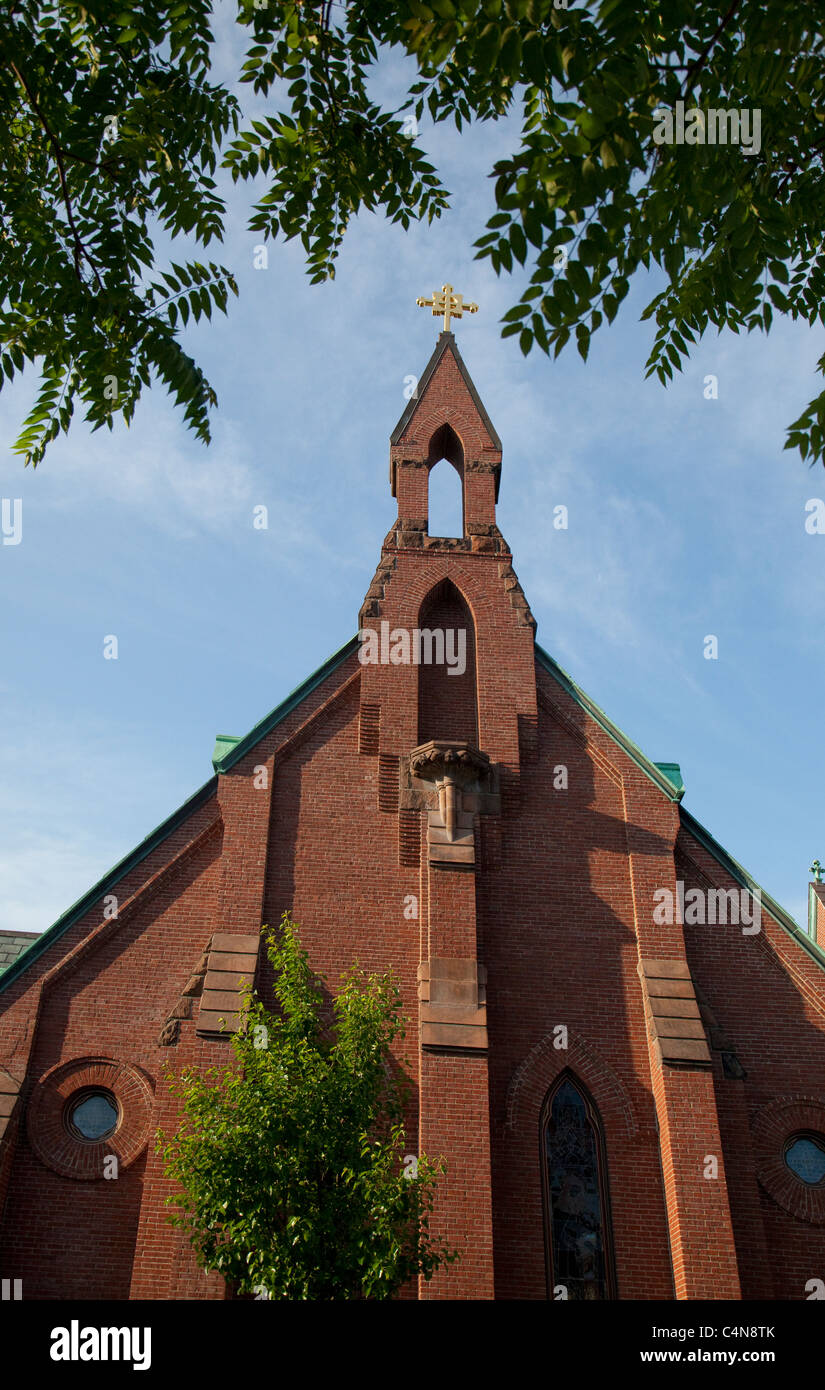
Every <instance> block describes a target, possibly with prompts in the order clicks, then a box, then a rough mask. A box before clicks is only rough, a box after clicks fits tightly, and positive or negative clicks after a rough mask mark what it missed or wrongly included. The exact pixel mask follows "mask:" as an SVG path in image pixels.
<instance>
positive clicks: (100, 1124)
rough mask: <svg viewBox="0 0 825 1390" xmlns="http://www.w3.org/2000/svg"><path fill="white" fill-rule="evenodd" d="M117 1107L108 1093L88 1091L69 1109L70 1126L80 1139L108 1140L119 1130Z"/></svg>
mask: <svg viewBox="0 0 825 1390" xmlns="http://www.w3.org/2000/svg"><path fill="white" fill-rule="evenodd" d="M117 1119H118V1115H117V1106H116V1104H115V1101H114V1097H113V1096H111V1095H110V1094H109V1092H108V1091H86V1092H84V1093H83V1094H82V1095H81V1097H80V1098H79V1099H78V1100H76V1101H74V1102H73V1104H72V1105H71V1106H70V1108H69V1125H70V1128H71V1129H72V1131H73V1133H74V1134H75V1135H76V1136H77V1137H78V1138H79V1139H87V1140H89V1141H93V1140H98V1139H108V1137H109V1135H110V1134H113V1133H114V1131H115V1130H116V1129H117Z"/></svg>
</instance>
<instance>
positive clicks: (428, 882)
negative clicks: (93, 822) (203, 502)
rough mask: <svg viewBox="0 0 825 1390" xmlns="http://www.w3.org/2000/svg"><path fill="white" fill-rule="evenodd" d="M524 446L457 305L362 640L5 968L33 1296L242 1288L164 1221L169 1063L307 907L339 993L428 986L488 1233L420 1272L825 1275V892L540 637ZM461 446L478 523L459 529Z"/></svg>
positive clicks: (414, 1006)
mask: <svg viewBox="0 0 825 1390" xmlns="http://www.w3.org/2000/svg"><path fill="white" fill-rule="evenodd" d="M501 457H502V456H501V445H500V442H499V439H498V437H497V435H496V433H495V430H494V428H493V426H492V424H491V422H490V420H489V418H488V416H487V413H486V410H485V409H484V406H483V405H482V403H481V400H480V398H479V396H478V393H477V391H476V389H475V387H474V385H473V383H472V381H471V379H470V377H469V374H468V372H467V369H466V367H465V366H464V363H463V361H462V359H461V356H460V354H459V352H458V349H457V347H456V343H455V339H454V337H453V334H452V333H451V332H444V333H442V334H441V335H440V337H439V339H438V343H437V346H436V349H435V351H434V353H433V356H432V358H431V360H430V362H429V364H428V366H427V368H426V370H425V372H424V375H423V376H422V378H421V380H420V382H419V385H418V389H417V393H416V395H415V396H414V397H413V398H412V399H411V400H410V401H409V403H408V406H407V409H406V410H405V412H404V414H403V416H402V418H401V420H400V421H399V424H398V426H397V428H396V430H395V432H394V433H393V435H392V436H391V447H390V478H391V486H392V492H393V496H395V497H396V498H397V500H398V519H397V521H396V523H395V525H394V526H393V528H392V530H391V531H390V533H389V535H388V536H387V537H386V539H385V541H384V543H383V546H382V548H381V557H380V562H379V564H378V568H377V570H376V573H375V577H374V579H373V581H372V583H371V585H370V588H369V591H368V594H367V596H366V599H365V602H364V605H363V607H362V610H361V614H360V632H361V640H360V641H359V639H358V638H355V639H353V640H352V641H350V642H349V643H348V644H347V645H346V646H344V647H343V648H342V649H341V650H340V651H339V652H338V653H337V654H336V655H335V656H333V657H331V658H330V660H329V661H327V662H326V664H325V665H324V666H323V667H322V668H321V669H320V670H319V671H317V672H316V673H315V674H314V675H313V676H311V677H310V678H309V679H308V680H306V681H305V682H304V684H303V685H301V686H300V687H299V688H298V689H297V690H296V691H295V692H294V693H293V695H292V696H290V697H289V699H287V700H286V701H285V702H284V703H283V704H282V705H280V706H279V707H278V708H277V709H276V710H274V711H273V712H272V713H271V714H270V715H269V716H267V717H266V718H265V719H263V720H262V721H261V723H260V724H259V725H257V726H256V728H254V729H253V730H252V731H251V733H249V734H247V735H246V736H245V737H244V738H240V739H234V738H231V739H230V738H219V740H218V746H217V748H216V750H215V758H214V767H215V776H214V777H213V778H212V779H211V780H210V781H209V782H207V783H206V785H205V786H203V787H202V788H201V789H200V791H198V792H196V793H195V795H194V796H192V797H191V798H190V799H189V801H187V802H186V803H185V804H184V805H183V806H182V807H180V809H179V810H177V811H176V812H175V813H174V814H173V815H172V816H171V817H170V818H169V819H168V820H167V821H165V822H164V824H163V825H161V826H160V827H158V829H157V830H156V831H155V832H154V833H153V834H152V835H150V836H149V837H148V838H147V839H146V840H145V841H143V843H142V844H141V845H139V846H138V847H137V849H136V850H135V851H134V852H133V853H132V854H131V855H129V856H128V857H127V858H126V859H125V860H123V861H122V862H121V863H120V864H119V865H118V866H117V867H116V868H115V869H114V870H113V871H112V872H111V873H110V874H109V875H107V877H106V878H105V879H104V880H102V881H101V882H100V883H99V884H97V885H96V886H95V887H94V888H93V889H92V890H91V891H90V893H89V894H88V895H87V896H86V897H85V898H84V899H82V900H81V902H80V903H78V904H76V905H75V907H74V908H72V909H71V910H70V911H69V912H67V913H66V914H65V915H64V916H63V917H62V918H61V919H60V920H59V921H58V922H57V923H55V925H54V926H53V927H52V928H50V930H49V931H47V932H45V933H44V934H43V936H42V937H40V938H38V939H37V940H36V941H35V942H34V943H33V944H32V945H30V946H29V948H28V950H26V951H25V953H24V954H23V955H22V956H21V957H20V958H19V959H17V960H16V961H15V962H14V963H13V964H11V965H10V966H9V967H8V969H6V971H5V973H4V974H3V975H2V976H0V1135H2V1137H1V1138H0V1213H2V1217H1V1219H0V1273H2V1275H3V1276H4V1278H10V1279H13V1280H14V1279H19V1280H21V1286H22V1296H23V1298H34V1299H45V1298H57V1299H68V1298H83V1299H104V1298H116V1299H148V1298H160V1299H223V1298H226V1297H228V1296H230V1295H229V1291H228V1290H227V1289H226V1287H225V1285H224V1283H223V1281H222V1280H221V1279H220V1278H219V1277H217V1276H216V1275H207V1274H204V1273H203V1272H202V1271H200V1270H199V1269H198V1268H197V1265H196V1263H195V1260H194V1258H193V1256H192V1253H191V1250H190V1248H189V1246H188V1244H187V1242H186V1240H185V1237H184V1236H183V1235H182V1234H181V1233H180V1232H179V1231H177V1230H175V1229H174V1228H173V1227H171V1226H170V1225H169V1224H168V1223H167V1221H166V1218H165V1213H164V1206H163V1201H164V1198H165V1196H166V1195H168V1192H169V1190H170V1189H169V1184H168V1183H167V1182H166V1180H165V1179H164V1176H163V1172H162V1168H161V1160H160V1158H159V1157H158V1155H157V1154H156V1153H155V1152H154V1134H155V1131H156V1130H157V1129H158V1127H163V1128H164V1129H165V1130H167V1131H168V1130H170V1129H173V1128H174V1123H175V1112H174V1109H173V1106H172V1102H171V1101H170V1099H169V1095H168V1088H167V1087H166V1085H165V1083H164V1082H163V1080H162V1076H161V1072H162V1070H163V1068H164V1065H165V1064H166V1063H167V1061H168V1062H169V1063H171V1065H172V1066H173V1067H174V1068H175V1070H180V1069H182V1068H183V1067H184V1066H186V1065H190V1064H196V1065H199V1066H209V1065H213V1064H215V1063H222V1062H223V1061H225V1060H226V1058H227V1048H228V1044H227V1036H228V1035H227V1033H226V1032H224V1033H223V1034H221V1031H220V1022H219V1021H220V1019H221V1018H222V1017H223V1018H225V1019H226V1020H227V1021H228V1024H229V1026H230V1028H231V1027H232V1026H234V1025H235V1024H236V1023H237V1017H238V1015H237V1009H238V1003H239V995H238V980H239V977H244V978H252V979H255V980H257V981H258V982H259V984H260V982H261V980H263V982H264V985H263V986H262V988H263V987H265V982H266V976H265V972H262V970H261V954H262V952H261V949H260V944H261V943H260V935H259V934H260V928H261V925H262V923H265V922H269V923H277V921H278V920H279V919H280V916H281V914H282V912H283V911H284V910H286V909H290V910H291V911H292V914H293V917H294V919H295V921H296V922H297V923H298V924H299V927H300V931H301V939H302V943H303V945H304V946H305V948H306V949H307V950H308V951H309V954H310V959H311V962H312V964H313V966H314V967H315V968H316V969H317V970H318V971H319V972H321V973H322V974H323V975H325V976H326V978H327V980H328V982H329V984H330V986H335V984H336V982H337V980H338V978H339V977H340V975H341V973H342V972H343V971H344V970H345V969H347V968H348V967H349V965H350V964H351V963H352V961H353V960H355V959H357V960H358V961H359V962H360V964H361V965H362V967H364V968H365V969H369V970H375V971H384V970H387V969H389V968H392V969H393V970H394V971H395V972H396V975H397V977H398V978H399V980H400V983H401V988H402V993H403V999H404V1012H405V1015H406V1017H407V1019H408V1020H409V1026H408V1029H407V1035H406V1038H405V1040H404V1042H403V1043H402V1044H400V1045H399V1047H400V1050H401V1051H400V1055H402V1056H403V1057H404V1059H405V1061H406V1063H407V1064H408V1066H409V1069H410V1071H411V1073H412V1077H413V1080H414V1097H415V1105H414V1108H413V1111H412V1113H411V1117H410V1120H411V1123H410V1127H409V1129H408V1132H407V1147H408V1149H409V1150H410V1151H411V1152H415V1151H416V1148H418V1150H419V1151H421V1152H426V1153H427V1154H428V1155H430V1156H433V1157H435V1156H438V1155H443V1156H444V1158H445V1159H446V1163H447V1171H446V1175H445V1176H444V1177H443V1178H442V1179H441V1182H440V1185H439V1191H438V1199H437V1205H436V1211H435V1218H434V1224H435V1226H436V1228H437V1230H438V1231H439V1232H440V1233H442V1234H443V1235H444V1236H445V1237H446V1238H447V1239H448V1241H449V1242H450V1244H451V1245H453V1246H454V1247H456V1248H457V1249H458V1250H459V1251H460V1254H461V1258H460V1260H459V1261H458V1262H457V1263H456V1264H454V1265H452V1266H450V1267H449V1268H448V1269H447V1270H445V1271H442V1272H439V1273H438V1275H437V1276H436V1277H435V1278H434V1279H433V1280H432V1281H431V1282H430V1283H427V1284H425V1283H422V1284H421V1287H420V1288H419V1289H418V1295H419V1297H421V1298H430V1299H431V1298H436V1299H514V1298H519V1299H533V1300H542V1299H562V1298H565V1297H567V1298H569V1299H586V1298H595V1299H619V1300H629V1299H666V1300H671V1299H746V1300H752V1299H805V1298H806V1297H807V1296H808V1294H807V1293H806V1287H808V1286H809V1281H811V1280H813V1279H817V1278H825V972H823V965H825V951H823V949H822V947H823V945H825V930H823V920H822V919H823V917H825V907H823V903H822V901H821V899H822V896H823V890H822V889H820V887H819V886H816V887H815V888H813V887H812V901H813V902H814V912H813V916H812V922H811V926H810V927H809V931H808V933H807V934H806V933H805V932H804V931H802V930H801V929H800V928H799V927H797V926H796V924H795V923H794V922H793V921H792V920H791V918H790V917H788V915H787V914H786V913H785V912H784V911H783V909H782V908H781V907H780V906H779V905H778V904H777V903H775V902H774V901H773V900H771V899H770V898H769V897H768V895H767V894H764V893H761V895H760V890H759V889H758V887H757V885H756V884H755V883H753V881H752V880H751V879H750V878H749V877H748V875H747V874H746V873H745V872H744V870H742V869H741V867H740V866H739V865H738V864H736V863H734V862H733V861H732V860H731V859H730V857H729V856H728V855H727V854H726V853H725V851H724V850H723V849H722V848H721V846H720V845H718V844H717V843H716V842H715V841H714V839H713V838H712V836H711V835H710V834H709V833H708V832H707V831H706V830H704V829H703V827H702V826H701V825H700V824H699V823H698V822H697V821H696V820H694V818H693V817H692V816H691V815H690V814H689V813H688V812H686V811H685V809H684V808H683V806H682V805H681V797H682V793H683V788H682V785H681V777H680V775H679V769H678V766H677V765H676V764H656V763H652V762H650V761H649V760H648V759H647V758H646V757H645V756H644V755H643V754H642V753H641V752H640V751H639V749H637V748H636V747H635V746H634V745H633V744H632V743H631V742H630V741H629V740H628V739H627V738H626V737H625V736H624V735H623V734H622V733H621V731H620V730H619V729H617V728H616V727H615V726H614V725H613V724H612V723H611V721H610V720H609V719H608V718H607V716H606V715H605V714H604V713H603V712H602V711H601V710H600V709H598V708H597V707H596V706H595V705H594V704H593V702H592V701H591V700H589V699H588V697H587V696H586V695H585V694H584V693H583V692H582V691H581V690H580V689H579V688H578V687H577V686H576V685H575V684H574V682H573V681H572V680H571V679H570V678H569V677H568V676H567V675H566V674H565V673H564V672H563V671H562V670H561V669H560V668H559V667H558V666H557V665H556V663H555V662H554V660H553V659H552V657H551V656H549V655H548V654H547V653H546V652H544V651H543V650H542V649H541V648H540V647H539V646H537V644H536V640H535V622H534V620H533V617H532V614H531V612H530V608H529V606H528V603H527V599H526V598H525V595H524V593H523V591H522V589H521V586H520V585H519V582H518V579H517V578H516V574H515V572H514V569H513V563H512V556H511V554H510V551H509V549H508V546H507V543H506V541H505V539H504V537H503V536H502V535H501V533H500V531H499V530H498V527H497V525H496V501H497V497H498V491H499V480H500V473H501ZM443 459H446V460H447V461H448V463H449V464H451V465H452V466H454V467H455V469H456V470H457V471H458V473H459V475H460V478H461V484H462V495H463V510H464V525H463V535H461V536H460V537H456V538H452V539H444V538H439V537H434V536H430V535H429V533H428V483H429V476H430V471H431V469H432V467H433V466H434V465H435V464H436V463H438V462H440V461H441V460H443ZM459 639H460V640H459ZM442 643H443V646H442ZM817 936H818V939H819V944H817ZM107 1117H109V1118H107ZM107 1156H108V1157H109V1158H111V1156H115V1157H116V1158H117V1160H118V1177H117V1180H116V1181H111V1180H107V1178H106V1176H105V1174H104V1164H105V1162H106V1160H107ZM412 1292H413V1294H414V1293H415V1290H413V1291H412Z"/></svg>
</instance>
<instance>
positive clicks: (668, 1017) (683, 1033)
mask: <svg viewBox="0 0 825 1390" xmlns="http://www.w3.org/2000/svg"><path fill="white" fill-rule="evenodd" d="M638 969H639V976H640V979H641V981H642V988H643V990H644V995H645V1010H646V1013H647V1020H648V1030H649V1032H650V1035H651V1037H652V1038H653V1039H654V1040H655V1043H656V1051H657V1052H658V1054H659V1060H660V1061H661V1062H662V1063H663V1065H666V1066H677V1067H699V1068H706V1069H709V1068H710V1067H711V1065H712V1062H711V1055H710V1049H709V1047H708V1042H707V1037H706V1034H705V1028H704V1024H703V1023H702V1019H701V1016H700V1013H699V1005H698V1002H697V1000H696V991H695V989H694V987H693V981H692V980H691V977H690V968H689V966H688V964H687V961H684V960H651V959H650V958H647V959H642V960H641V961H640V962H639V967H638Z"/></svg>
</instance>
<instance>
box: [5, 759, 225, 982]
mask: <svg viewBox="0 0 825 1390" xmlns="http://www.w3.org/2000/svg"><path fill="white" fill-rule="evenodd" d="M217 788H218V779H217V777H210V779H209V781H208V782H204V784H203V786H202V787H199V788H198V790H197V791H196V792H193V794H192V795H191V796H190V797H189V799H188V800H187V801H184V803H183V805H182V806H179V807H178V809H177V810H176V811H173V812H172V814H171V816H167V818H166V820H164V821H161V823H160V825H157V826H155V829H154V830H153V831H151V833H150V834H149V835H147V836H146V838H145V839H144V840H141V842H140V844H139V845H137V846H136V848H135V849H133V850H131V851H130V852H129V854H127V855H126V857H125V858H124V859H121V860H120V861H119V863H117V864H115V866H114V868H112V869H109V871H108V873H105V874H104V875H103V878H101V879H99V880H98V882H97V883H96V884H94V886H93V887H92V888H90V889H89V890H88V892H87V893H84V894H83V897H82V898H78V900H77V902H76V903H73V904H72V906H71V907H70V908H67V910H66V911H65V912H64V913H63V915H62V916H61V917H58V919H57V921H56V922H53V923H52V925H51V926H50V927H48V928H47V929H46V931H44V932H41V934H40V936H38V938H37V941H36V942H33V943H32V945H31V946H30V947H29V948H28V950H27V951H24V952H23V954H22V956H18V958H17V960H16V961H15V962H14V964H13V965H10V966H9V968H8V970H5V971H4V972H3V974H2V975H0V993H2V992H3V990H4V989H5V988H6V986H7V985H10V984H13V983H14V981H15V980H16V979H17V978H18V977H19V976H20V975H22V973H23V971H24V970H26V969H27V968H28V967H29V966H30V965H32V964H33V963H34V961H36V960H38V959H39V958H40V956H42V955H43V952H44V951H48V949H49V947H50V946H53V945H54V943H55V941H59V940H60V938H61V936H62V935H63V933H64V932H67V931H68V930H69V928H70V927H71V926H74V923H75V922H76V921H77V920H78V918H80V917H82V916H83V914H84V912H88V911H89V908H90V907H93V906H94V904H95V902H96V901H97V899H98V898H101V897H102V896H103V894H104V893H105V892H106V890H107V889H108V888H113V887H114V885H115V884H116V883H118V882H119V880H120V879H122V878H123V876H124V875H125V874H127V873H129V872H130V870H131V869H133V868H134V867H135V866H136V865H137V864H139V863H140V862H141V860H142V859H145V858H146V857H147V855H149V854H151V853H152V850H153V849H157V847H158V845H160V844H162V843H163V841H164V840H165V839H166V838H167V836H168V835H171V833H172V831H173V830H176V829H177V828H178V826H179V825H180V824H182V822H183V821H185V820H186V819H187V817H188V816H190V815H191V814H192V812H193V811H196V810H197V809H198V807H199V806H201V805H202V804H203V803H204V802H205V801H208V800H209V799H210V797H212V796H214V795H215V792H216V791H217Z"/></svg>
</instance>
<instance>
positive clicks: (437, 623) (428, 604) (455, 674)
mask: <svg viewBox="0 0 825 1390" xmlns="http://www.w3.org/2000/svg"><path fill="white" fill-rule="evenodd" d="M418 628H419V632H420V647H421V655H420V665H419V668H418V742H419V744H421V743H427V742H428V741H429V740H430V739H449V740H464V741H465V742H467V743H472V744H474V745H475V746H478V704H477V697H476V640H475V623H474V622H473V615H472V613H471V612H470V609H469V607H468V605H467V603H466V602H465V600H464V599H463V597H462V595H461V594H460V593H459V591H458V589H457V588H456V586H455V585H454V584H453V583H451V581H450V580H449V579H442V580H441V582H440V583H439V584H437V585H436V586H435V588H434V589H431V590H430V592H429V594H428V595H427V597H426V598H425V599H424V602H423V603H422V605H421V609H420V611H419V615H418Z"/></svg>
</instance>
